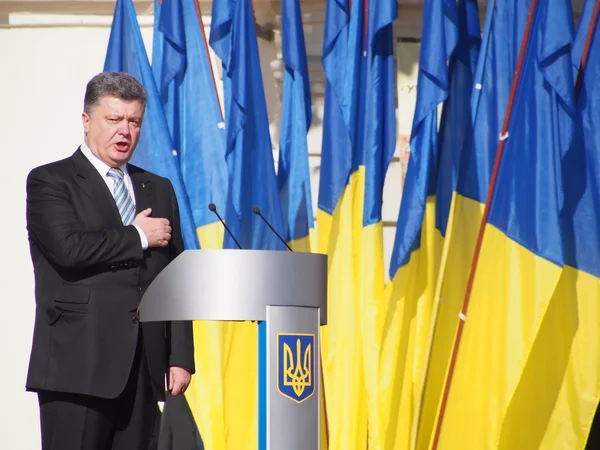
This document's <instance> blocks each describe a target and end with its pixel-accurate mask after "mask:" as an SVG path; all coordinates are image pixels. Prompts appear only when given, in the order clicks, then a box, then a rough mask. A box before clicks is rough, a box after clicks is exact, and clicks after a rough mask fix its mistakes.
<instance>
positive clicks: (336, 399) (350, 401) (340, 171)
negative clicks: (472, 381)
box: [317, 0, 367, 450]
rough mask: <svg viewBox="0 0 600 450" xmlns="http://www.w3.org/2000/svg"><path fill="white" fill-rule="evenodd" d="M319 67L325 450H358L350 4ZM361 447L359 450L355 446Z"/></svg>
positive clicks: (342, 4)
mask: <svg viewBox="0 0 600 450" xmlns="http://www.w3.org/2000/svg"><path fill="white" fill-rule="evenodd" d="M325 14H326V15H325V36H324V40H323V59H322V62H323V67H324V69H325V76H326V87H325V105H324V106H325V110H324V116H323V141H322V149H321V174H320V183H319V197H318V211H317V228H318V251H319V253H324V254H327V255H328V257H329V258H328V305H327V308H328V324H327V325H326V326H324V327H322V328H321V330H322V331H321V350H322V361H323V384H324V391H325V399H326V400H325V401H326V405H327V427H328V439H329V448H332V449H333V448H347V449H349V450H353V449H361V448H363V447H364V443H365V442H366V433H367V430H366V411H365V407H366V399H365V398H364V391H363V390H362V389H363V382H362V377H361V374H362V365H361V360H360V358H359V357H358V355H357V353H358V352H357V349H358V346H359V341H358V330H357V324H356V320H355V317H356V306H355V290H354V275H353V273H352V258H353V252H352V246H351V244H352V231H353V230H352V223H351V217H350V214H351V207H352V203H351V202H352V199H348V198H347V197H348V195H346V196H345V197H346V199H344V200H342V195H343V194H344V191H345V189H346V184H347V182H348V180H349V177H350V170H351V165H352V144H351V141H350V133H349V130H348V126H347V122H346V121H345V120H344V114H343V111H342V105H343V104H344V103H345V102H346V100H345V99H344V94H347V91H346V90H345V89H344V82H345V81H349V80H347V78H346V76H345V74H346V72H347V56H348V55H347V50H348V28H349V21H350V5H349V2H348V0H328V1H327V9H326V13H325ZM357 443H362V444H363V445H362V447H361V446H360V445H357Z"/></svg>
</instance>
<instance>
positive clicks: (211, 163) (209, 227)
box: [152, 0, 228, 249]
mask: <svg viewBox="0 0 600 450" xmlns="http://www.w3.org/2000/svg"><path fill="white" fill-rule="evenodd" d="M201 17H202V16H201V12H200V7H199V6H198V4H197V3H196V0H190V1H184V0H163V1H162V6H161V4H160V2H159V0H155V2H154V18H155V20H154V40H153V51H152V68H153V71H154V77H155V80H156V84H157V86H161V89H160V96H161V101H162V104H163V108H164V111H165V116H166V117H167V122H168V123H169V129H170V130H171V134H172V136H173V143H174V146H175V149H176V150H177V151H178V153H179V163H180V167H181V173H182V176H183V180H184V183H185V188H186V191H187V193H188V197H189V199H190V205H191V208H192V213H193V217H194V222H195V224H196V227H197V233H198V237H199V240H200V245H201V247H202V248H204V249H207V248H220V247H221V246H222V241H223V225H222V224H221V223H220V222H219V220H218V218H217V216H216V215H215V214H214V213H213V212H211V211H210V210H209V209H208V205H209V204H210V203H214V204H215V206H216V207H217V208H218V209H222V210H223V211H225V209H226V205H227V200H226V199H227V183H228V172H227V164H226V162H225V130H224V123H223V116H222V113H221V107H220V105H219V99H218V98H217V90H216V85H215V80H214V76H213V72H212V67H211V63H210V57H209V54H208V44H207V42H206V37H205V34H204V29H203V28H201V25H202V20H201Z"/></svg>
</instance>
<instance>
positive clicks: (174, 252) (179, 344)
mask: <svg viewBox="0 0 600 450" xmlns="http://www.w3.org/2000/svg"><path fill="white" fill-rule="evenodd" d="M169 189H170V191H171V205H172V216H171V217H172V220H171V228H172V229H173V231H172V233H171V244H170V248H169V250H170V257H171V260H173V259H175V258H176V257H177V256H179V254H181V252H183V250H184V245H183V236H182V234H181V225H180V219H179V205H178V203H177V197H176V195H175V191H174V190H173V185H172V184H171V182H169ZM170 328H171V332H170V337H171V340H170V343H169V345H170V350H171V351H170V358H169V366H176V367H182V368H184V369H188V370H190V371H191V372H192V373H195V371H196V367H195V364H194V332H193V327H192V322H191V321H177V322H171V323H170Z"/></svg>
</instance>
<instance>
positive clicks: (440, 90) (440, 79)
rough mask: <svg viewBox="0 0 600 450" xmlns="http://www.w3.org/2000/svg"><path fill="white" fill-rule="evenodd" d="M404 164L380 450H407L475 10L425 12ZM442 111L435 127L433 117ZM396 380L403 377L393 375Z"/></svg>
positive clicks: (438, 6)
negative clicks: (415, 100) (410, 129)
mask: <svg viewBox="0 0 600 450" xmlns="http://www.w3.org/2000/svg"><path fill="white" fill-rule="evenodd" d="M422 29H423V32H422V35H423V39H422V41H421V50H420V58H419V75H418V83H417V103H416V107H415V114H414V119H413V126H412V133H411V140H410V148H411V150H410V159H409V163H408V170H407V175H406V180H405V184H404V191H403V195H402V203H401V207H400V212H399V216H398V225H397V230H396V239H395V242H394V249H393V253H392V260H391V264H390V282H389V284H388V286H387V287H386V316H387V318H386V326H385V329H384V341H383V348H382V353H381V360H380V363H379V364H380V370H381V372H382V373H381V381H380V383H381V389H380V395H379V397H380V404H381V408H382V414H383V416H384V418H385V428H384V429H385V447H383V448H390V449H391V448H398V449H402V448H411V446H412V445H413V444H414V441H415V438H416V429H417V421H418V417H419V411H420V407H421V405H420V400H421V399H420V392H421V389H422V385H423V382H424V377H425V364H426V356H427V348H428V341H429V336H430V334H431V329H432V325H433V318H434V313H435V303H434V288H435V282H436V276H437V273H438V266H439V261H440V254H441V250H442V245H443V236H444V235H445V232H446V221H447V215H448V209H449V207H450V195H448V192H452V189H453V186H454V183H455V179H456V172H457V167H458V163H457V161H458V159H459V155H460V153H459V150H460V145H459V144H460V142H462V140H463V136H464V134H465V132H466V131H467V130H468V123H469V121H470V114H469V108H468V106H467V107H466V106H465V105H468V104H469V96H470V91H471V87H472V84H473V73H474V70H475V61H476V59H477V53H478V50H479V43H480V39H479V18H478V12H477V4H476V2H475V1H471V0H467V1H464V0H461V1H460V2H458V3H456V2H447V1H444V0H438V1H431V2H427V3H426V4H425V9H424V12H423V28H422ZM440 105H443V109H442V117H441V121H440V122H439V123H440V125H439V131H438V110H439V106H440ZM396 374H402V375H401V376H398V375H396Z"/></svg>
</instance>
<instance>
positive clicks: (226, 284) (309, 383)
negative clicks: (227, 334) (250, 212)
mask: <svg viewBox="0 0 600 450" xmlns="http://www.w3.org/2000/svg"><path fill="white" fill-rule="evenodd" d="M139 319H140V321H142V322H152V321H176V320H211V321H257V322H258V323H259V331H258V335H259V338H258V339H259V342H258V355H257V358H258V368H259V374H258V386H257V390H258V405H259V411H258V415H259V420H258V422H259V430H258V443H257V449H258V450H284V449H285V450H318V449H319V448H320V374H321V367H320V360H321V358H320V340H319V326H320V325H323V324H325V323H326V321H327V256H326V255H321V254H313V253H299V252H284V251H268V250H225V249H223V250H221V249H219V250H186V251H184V252H183V253H181V254H180V255H179V256H178V257H177V258H175V260H173V261H172V262H171V263H170V264H169V265H168V266H167V267H166V268H165V269H164V270H163V271H162V272H161V273H160V274H159V275H158V276H157V277H156V278H155V279H154V281H153V282H152V284H151V285H150V286H149V287H148V289H147V290H146V293H145V294H144V296H143V298H142V300H141V303H140V308H139Z"/></svg>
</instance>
